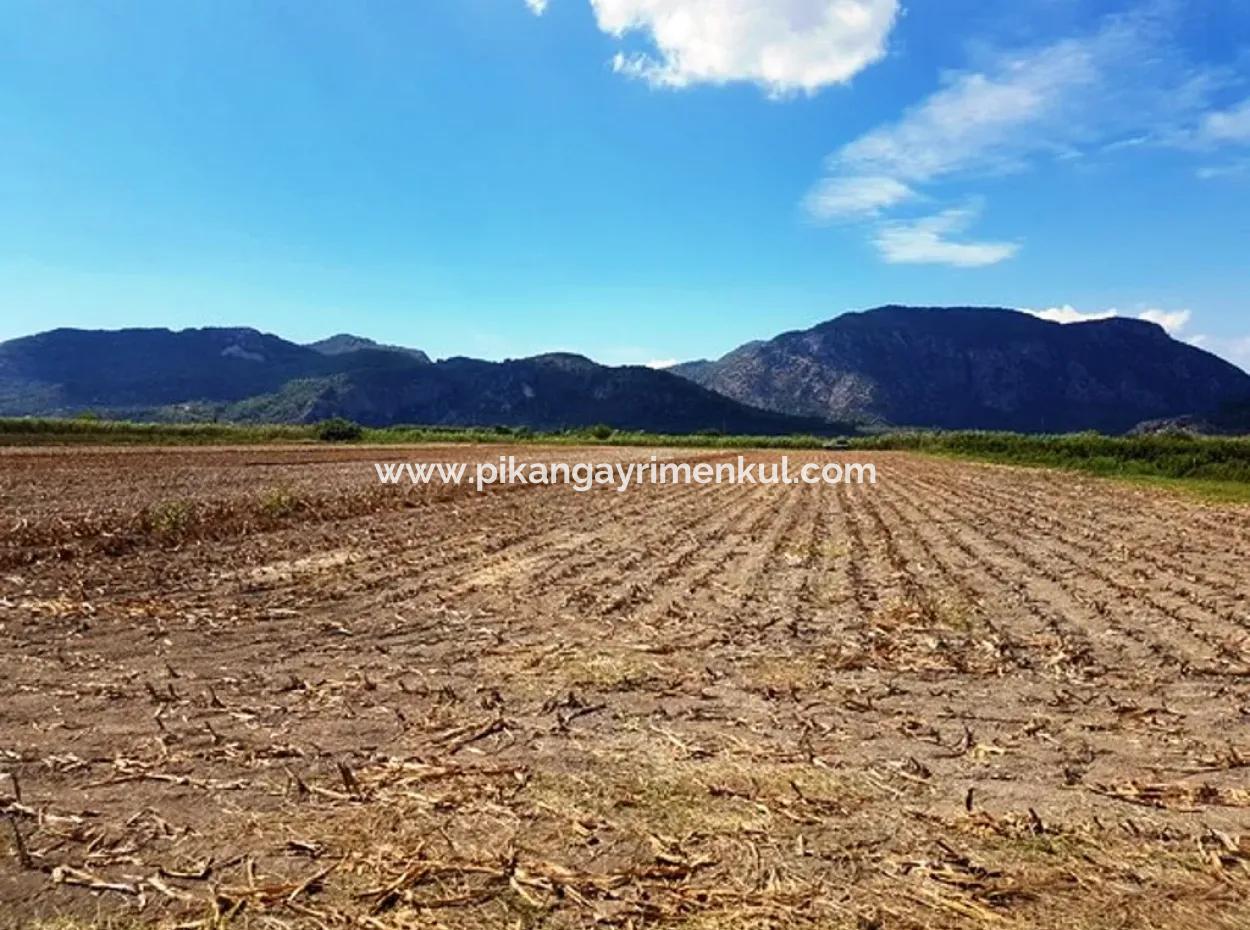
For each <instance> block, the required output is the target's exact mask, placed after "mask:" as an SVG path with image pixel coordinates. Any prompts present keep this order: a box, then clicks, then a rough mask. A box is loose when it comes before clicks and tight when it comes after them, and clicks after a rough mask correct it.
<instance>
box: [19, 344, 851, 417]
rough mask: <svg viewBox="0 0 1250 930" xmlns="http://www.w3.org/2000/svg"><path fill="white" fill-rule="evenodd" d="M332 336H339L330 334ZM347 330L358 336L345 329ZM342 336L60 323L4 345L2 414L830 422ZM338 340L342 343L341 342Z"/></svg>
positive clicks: (624, 377)
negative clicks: (311, 340) (305, 337)
mask: <svg viewBox="0 0 1250 930" xmlns="http://www.w3.org/2000/svg"><path fill="white" fill-rule="evenodd" d="M336 338H337V337H336ZM347 338H348V339H353V338H356V337H347ZM362 343H368V344H367V345H362V346H359V347H355V348H353V347H350V346H349V345H347V344H345V342H344V340H342V339H339V340H338V342H337V345H332V346H331V351H329V352H326V351H320V350H318V349H315V348H312V347H309V346H301V345H296V344H295V343H292V342H287V341H286V340H284V339H280V338H278V337H277V336H272V335H269V334H266V333H260V332H257V331H256V330H253V329H187V330H181V331H179V332H173V331H170V330H167V329H127V330H117V331H110V332H103V331H93V330H75V329H58V330H53V331H51V332H46V333H41V334H39V335H37V336H29V337H25V338H22V339H14V340H11V341H9V342H5V343H0V415H3V416H24V415H43V416H66V415H74V414H78V413H81V412H83V411H84V410H90V411H92V412H95V413H98V414H101V415H107V416H123V417H132V418H137V419H150V418H157V419H165V420H178V419H227V420H240V421H252V422H300V423H303V422H314V421H317V420H322V419H327V418H329V417H333V416H344V417H348V418H350V419H353V420H356V421H358V422H360V423H363V424H367V425H376V426H384V425H389V424H394V423H413V424H429V425H440V424H442V425H464V426H471V425H472V426H490V425H506V426H529V427H532V428H535V429H558V428H564V427H578V426H589V425H592V424H596V423H606V424H608V425H610V426H613V427H616V428H620V429H641V430H649V431H655V432H694V431H697V430H702V429H716V430H721V431H723V432H727V433H771V434H779V433H795V432H819V433H825V434H828V433H831V432H833V431H835V427H834V426H832V425H831V424H829V423H827V422H825V421H823V420H820V419H816V418H800V417H792V416H787V415H784V414H777V413H772V412H768V411H764V410H758V409H754V408H752V407H749V406H746V405H743V404H740V403H738V402H736V401H733V400H731V399H729V398H727V397H724V396H722V395H720V394H716V393H714V392H712V391H709V390H706V389H704V388H702V387H699V386H698V385H696V384H693V383H692V382H690V381H688V380H686V379H684V378H680V377H678V376H676V375H673V374H670V373H668V372H666V371H655V370H652V369H650V368H643V367H635V366H627V367H620V368H610V367H607V366H604V365H598V364H596V363H594V362H592V361H590V360H589V359H587V358H583V357H581V356H578V355H568V354H552V355H540V356H536V357H534V358H528V359H517V360H509V361H505V362H486V361H480V360H477V359H468V358H453V359H446V360H443V361H440V362H436V363H433V362H430V361H429V359H428V358H427V357H426V356H425V355H424V353H415V354H414V353H413V352H411V351H407V350H398V351H397V350H395V349H392V348H387V347H384V346H377V345H376V344H373V343H369V342H368V341H367V340H362ZM340 350H341V351H340Z"/></svg>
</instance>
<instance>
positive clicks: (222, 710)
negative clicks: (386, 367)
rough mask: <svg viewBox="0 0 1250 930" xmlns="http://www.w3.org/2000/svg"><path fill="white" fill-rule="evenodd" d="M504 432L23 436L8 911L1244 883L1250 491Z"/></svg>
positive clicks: (503, 906)
mask: <svg viewBox="0 0 1250 930" xmlns="http://www.w3.org/2000/svg"><path fill="white" fill-rule="evenodd" d="M509 452H512V453H515V454H516V455H518V457H522V456H523V457H524V458H526V459H527V460H529V461H535V460H543V459H549V460H559V461H612V462H630V461H635V460H639V459H643V458H645V457H646V456H647V455H649V454H651V450H646V449H638V448H612V449H604V448H585V449H579V448H570V447H560V448H543V447H535V446H526V447H518V448H515V449H511V448H508V447H500V446H491V447H490V448H481V447H473V446H464V445H457V446H454V447H452V446H447V447H422V448H420V449H404V450H396V449H395V448H389V449H387V450H385V451H378V450H371V449H366V448H359V447H351V448H324V447H292V446H286V447H256V446H254V447H247V448H237V449H229V448H179V449H160V448H139V449H131V448H126V449H122V448H119V449H107V450H101V449H93V448H75V449H54V448H43V449H5V450H0V520H2V523H0V532H2V533H3V537H2V538H0V773H3V774H0V812H2V813H3V820H4V822H3V823H0V925H3V926H6V927H7V926H10V925H14V926H32V927H44V928H49V930H50V928H57V930H66V928H71V930H83V928H104V927H110V928H111V927H118V928H123V927H124V928H132V927H147V926H154V927H173V926H181V927H200V928H205V930H207V928H227V927H236V926H237V927H275V928H281V927H290V928H305V927H307V928H322V927H371V928H378V930H390V928H409V927H448V928H476V927H509V928H511V927H540V926H541V927H551V928H566V927H567V928H571V927H588V926H603V927H623V928H625V927H629V928H643V927H681V928H697V927H708V928H711V927H716V928H731V930H733V928H748V927H750V928H757V927H821V928H825V927H848V928H852V927H853V928H862V927H883V928H885V927H889V928H896V927H897V928H911V927H916V928H920V927H946V926H950V927H955V926H960V927H964V926H970V925H972V926H976V925H984V926H993V927H1011V926H1017V927H1060V926H1063V927H1067V928H1072V927H1076V928H1111V927H1124V926H1157V927H1182V926H1204V927H1244V926H1247V925H1250V918H1248V917H1247V911H1246V906H1245V902H1246V900H1248V899H1250V570H1248V569H1247V566H1248V565H1250V508H1247V507H1245V506H1239V505H1216V504H1207V503H1200V502H1197V501H1191V500H1188V499H1182V498H1177V497H1172V496H1168V495H1165V494H1162V493H1159V492H1157V491H1154V490H1150V489H1140V488H1134V487H1127V486H1123V485H1119V484H1115V483H1111V482H1107V481H1103V480H1100V479H1097V478H1091V477H1085V476H1083V475H1079V474H1074V473H1060V472H1052V471H1045V470H1034V469H1023V468H1013V467H1005V466H996V465H982V464H974V463H968V462H961V461H954V460H946V459H938V460H934V459H929V458H924V457H920V456H917V455H914V454H912V453H908V452H872V453H869V452H855V453H849V452H845V453H839V452H819V451H808V452H793V453H791V454H790V455H791V462H792V466H793V463H799V462H807V461H815V462H826V461H847V460H850V459H852V458H853V459H854V460H859V461H872V462H874V463H875V464H876V466H877V471H878V483H877V484H876V485H873V486H848V485H838V486H831V485H794V486H764V485H760V486H753V487H752V486H742V487H730V486H723V487H717V486H707V487H700V486H692V485H667V486H655V485H643V486H639V487H635V488H631V489H630V490H629V491H627V492H625V493H617V492H616V491H614V490H610V489H597V490H594V491H590V492H586V493H579V492H577V491H575V490H574V489H572V488H571V487H567V486H550V487H542V486H530V487H505V486H497V487H490V488H488V489H487V490H486V491H485V492H483V493H478V492H476V491H475V490H473V489H472V488H471V487H444V486H438V485H429V486H424V487H411V486H407V485H397V486H383V485H380V484H379V483H378V481H377V478H376V476H375V473H374V470H373V464H372V463H373V462H374V461H376V460H378V459H379V458H381V459H383V460H387V461H391V460H396V459H400V458H407V459H410V460H413V461H421V460H428V461H440V462H448V461H460V460H468V461H474V460H478V459H489V458H496V457H498V456H499V455H500V454H501V453H502V454H508V453H509ZM656 454H661V455H665V456H676V457H678V458H679V459H681V460H683V461H691V462H705V461H706V462H717V461H721V460H723V459H725V458H726V457H731V456H732V457H735V458H736V456H737V453H736V452H729V451H720V450H691V451H688V452H681V451H674V450H664V451H662V452H657V453H656ZM746 455H747V457H748V459H749V460H751V461H755V462H761V463H772V462H776V461H777V460H778V458H779V456H780V453H778V452H773V451H753V452H748V453H746Z"/></svg>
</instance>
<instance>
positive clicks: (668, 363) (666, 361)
mask: <svg viewBox="0 0 1250 930" xmlns="http://www.w3.org/2000/svg"><path fill="white" fill-rule="evenodd" d="M676 364H677V359H675V358H653V359H652V360H651V361H649V362H647V363H646V365H647V367H648V368H656V369H664V368H672V367H673V366H674V365H676Z"/></svg>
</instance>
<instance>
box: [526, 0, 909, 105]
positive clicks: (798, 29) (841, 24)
mask: <svg viewBox="0 0 1250 930" xmlns="http://www.w3.org/2000/svg"><path fill="white" fill-rule="evenodd" d="M527 2H528V0H527ZM590 3H591V6H592V7H593V8H594V11H595V18H596V20H597V21H598V24H599V28H600V29H602V30H603V31H604V32H606V33H609V34H611V35H613V36H616V37H618V38H624V37H625V36H627V35H628V34H630V33H634V32H637V33H640V34H642V35H644V36H646V37H647V39H648V40H649V42H650V45H651V46H652V49H651V51H648V52H618V53H617V55H616V56H615V57H614V59H613V62H612V66H613V68H614V69H615V70H616V71H618V72H620V73H622V74H626V75H629V76H631V77H636V78H640V79H642V80H645V81H647V82H648V83H650V84H652V85H654V86H659V87H687V86H689V85H692V84H724V83H729V82H732V81H747V82H751V83H754V84H758V85H760V86H761V87H764V88H765V89H767V90H768V91H769V92H770V93H772V94H774V95H779V94H784V93H787V92H792V91H807V92H809V93H810V92H813V91H816V90H819V89H820V88H822V87H826V86H829V85H831V84H841V83H844V82H845V81H848V80H850V79H851V78H852V77H854V76H855V75H856V74H858V73H859V72H860V71H862V70H863V69H864V68H866V67H868V66H869V65H871V64H872V63H873V62H875V61H877V60H878V59H880V58H881V57H882V56H883V55H884V54H885V50H886V39H887V37H888V36H889V34H890V30H891V29H892V28H893V26H894V21H895V18H896V17H897V15H898V11H899V0H590Z"/></svg>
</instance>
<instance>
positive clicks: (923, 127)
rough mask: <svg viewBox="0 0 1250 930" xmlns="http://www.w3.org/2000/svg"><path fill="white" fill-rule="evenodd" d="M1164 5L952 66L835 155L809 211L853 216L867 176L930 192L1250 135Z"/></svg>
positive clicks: (1244, 114) (880, 231)
mask: <svg viewBox="0 0 1250 930" xmlns="http://www.w3.org/2000/svg"><path fill="white" fill-rule="evenodd" d="M1168 9H1170V5H1168V4H1147V5H1145V6H1144V7H1142V8H1140V9H1138V10H1137V11H1136V12H1134V13H1131V14H1125V15H1119V16H1110V17H1106V18H1104V19H1103V20H1101V21H1100V24H1099V25H1098V27H1097V28H1096V29H1094V30H1093V31H1092V32H1089V33H1087V34H1085V35H1080V36H1075V37H1069V38H1066V39H1063V40H1062V41H1058V42H1052V43H1050V44H1048V45H1043V46H1034V47H1031V48H1020V49H1014V50H998V51H990V52H987V53H983V54H981V55H980V56H979V58H978V61H977V65H976V67H974V68H968V69H965V70H962V71H952V72H948V73H946V74H945V75H944V76H943V78H942V82H941V85H940V86H939V87H938V88H937V89H936V90H935V91H933V92H932V93H931V94H930V95H929V96H928V97H925V98H924V99H922V100H920V101H919V102H917V103H916V104H914V105H913V106H911V107H909V108H908V109H906V110H904V111H903V113H902V114H901V115H900V116H899V117H898V118H897V119H895V120H894V121H892V122H889V123H885V124H883V125H880V126H878V127H876V128H875V129H872V130H870V131H869V132H867V133H865V134H863V135H861V136H860V137H858V138H856V139H853V140H851V141H849V142H847V143H846V144H844V145H843V146H842V147H841V148H839V149H838V150H836V151H835V152H834V153H833V154H831V155H830V156H829V158H828V159H827V162H826V171H825V177H824V178H822V179H821V180H820V181H819V182H818V183H817V184H816V185H815V186H814V187H813V189H812V190H811V192H810V193H809V194H808V195H807V197H806V198H805V199H804V206H805V208H806V209H807V210H808V212H809V213H812V214H813V215H815V216H817V217H818V218H829V217H830V216H833V215H844V216H845V215H851V214H853V213H854V212H856V211H855V210H854V208H855V207H856V202H855V199H854V198H853V197H852V196H851V195H852V194H853V193H854V192H855V191H857V190H858V189H859V188H858V186H857V185H859V184H860V180H859V179H862V178H872V179H873V189H875V190H879V191H888V190H890V189H894V190H899V191H904V190H905V191H907V192H908V194H909V195H914V196H925V195H926V191H925V188H926V186H936V185H939V184H945V183H951V182H955V181H962V182H966V181H968V180H969V179H972V178H977V177H982V176H985V175H1001V174H1004V173H1009V172H1016V171H1022V170H1026V169H1028V168H1029V167H1030V166H1031V165H1032V164H1034V163H1035V162H1037V161H1038V160H1041V159H1047V158H1049V159H1073V158H1081V157H1084V156H1086V155H1088V154H1089V153H1091V152H1102V153H1110V152H1113V151H1119V152H1129V151H1132V150H1135V149H1139V148H1141V147H1143V146H1147V145H1178V146H1190V147H1193V145H1194V141H1193V140H1194V139H1195V137H1196V136H1198V135H1202V136H1203V137H1205V138H1207V139H1211V140H1213V139H1215V138H1217V137H1218V138H1220V139H1223V140H1234V139H1241V138H1242V137H1243V136H1246V137H1248V138H1250V101H1248V102H1247V103H1246V104H1242V105H1240V106H1238V107H1234V108H1233V109H1230V110H1227V111H1223V112H1219V113H1212V112H1211V100H1212V97H1213V94H1214V93H1215V91H1216V90H1218V89H1219V88H1221V87H1222V86H1223V84H1224V83H1225V82H1226V81H1227V80H1228V77H1227V75H1225V74H1223V73H1221V72H1217V71H1214V70H1212V69H1208V68H1203V67H1197V66H1194V65H1192V64H1191V63H1190V62H1188V61H1186V60H1185V59H1184V57H1183V56H1182V55H1181V53H1180V52H1178V51H1177V50H1176V48H1175V46H1174V45H1173V43H1172V42H1171V39H1170V36H1171V26H1172V25H1173V23H1172V22H1171V21H1170V19H1169V15H1170V14H1168V13H1167V10H1168ZM901 199H903V198H900V199H899V201H895V202H900V201H901ZM893 205H894V203H889V202H881V203H876V204H874V203H872V202H871V200H869V201H868V206H867V208H864V209H860V210H859V211H858V212H859V214H860V215H861V216H863V217H868V218H871V217H873V216H874V214H876V213H879V212H881V211H883V210H885V209H887V208H888V207H891V206H893ZM872 234H873V237H874V240H875V241H878V242H880V240H881V239H882V238H885V239H886V240H887V241H889V240H891V239H893V238H895V237H896V236H897V232H896V231H894V229H893V225H892V224H890V225H884V226H883V225H880V224H877V225H876V226H875V227H874V230H873V233H872ZM988 245H990V246H994V245H997V246H1000V249H999V251H1000V252H1001V251H1002V250H1003V249H1004V248H1006V247H1005V246H1003V244H1001V243H998V244H995V243H990V244H988ZM1014 251H1015V248H1014V247H1012V248H1011V252H1014ZM955 254H960V253H958V252H957V253H955ZM978 254H980V250H974V251H973V252H970V253H968V257H969V258H972V257H973V256H976V255H978ZM987 254H994V253H993V252H992V251H991V252H990V253H987ZM1007 254H1010V252H1008V253H1007ZM980 263H981V264H988V263H989V262H980ZM969 264H973V262H969Z"/></svg>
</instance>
